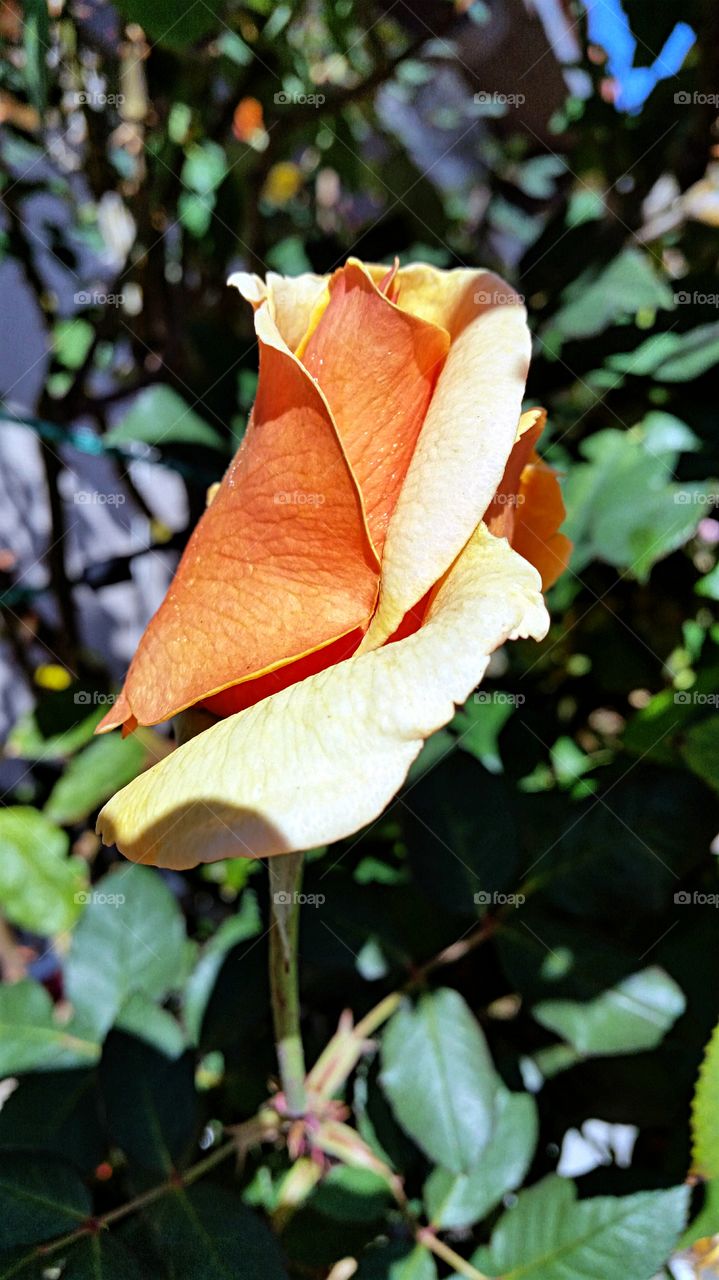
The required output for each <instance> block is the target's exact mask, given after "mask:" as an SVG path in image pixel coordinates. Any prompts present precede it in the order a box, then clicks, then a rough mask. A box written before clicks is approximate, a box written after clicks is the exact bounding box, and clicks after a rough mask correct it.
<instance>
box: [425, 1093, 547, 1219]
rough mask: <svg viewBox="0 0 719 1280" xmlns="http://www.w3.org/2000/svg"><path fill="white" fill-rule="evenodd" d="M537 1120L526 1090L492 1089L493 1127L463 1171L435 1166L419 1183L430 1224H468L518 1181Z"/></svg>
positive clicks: (532, 1146)
mask: <svg viewBox="0 0 719 1280" xmlns="http://www.w3.org/2000/svg"><path fill="white" fill-rule="evenodd" d="M538 1132H539V1125H538V1119H537V1107H536V1103H535V1101H534V1099H533V1098H532V1097H531V1096H530V1095H529V1094H527V1093H510V1092H509V1090H508V1089H505V1088H504V1087H501V1088H500V1089H499V1091H498V1093H497V1122H496V1128H495V1130H494V1133H493V1134H492V1137H491V1138H490V1140H489V1143H488V1145H487V1146H486V1147H485V1149H484V1151H483V1152H482V1155H481V1156H480V1158H479V1161H478V1162H477V1164H476V1165H475V1167H474V1168H473V1169H471V1170H470V1172H469V1173H461V1174H458V1175H457V1174H453V1173H450V1172H449V1171H448V1170H447V1169H439V1168H438V1169H435V1170H434V1171H433V1172H432V1173H431V1174H430V1176H429V1178H428V1179H427V1182H426V1183H425V1187H424V1202H425V1206H426V1209H427V1216H428V1217H429V1219H430V1221H431V1223H432V1225H433V1226H435V1227H438V1228H444V1229H455V1228H463V1227H470V1226H472V1225H473V1223H475V1222H480V1221H481V1220H482V1218H484V1217H486V1215H487V1214H488V1213H489V1211H490V1210H491V1209H494V1207H495V1205H498V1204H499V1202H500V1200H501V1199H502V1198H503V1196H505V1195H506V1194H507V1192H508V1191H514V1190H515V1188H516V1187H518V1186H520V1184H521V1183H522V1181H523V1179H524V1176H525V1174H526V1172H527V1169H528V1168H529V1165H530V1163H531V1160H532V1156H533V1155H534V1149H535V1147H536V1145H537V1136H538Z"/></svg>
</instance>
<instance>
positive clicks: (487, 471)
mask: <svg viewBox="0 0 719 1280" xmlns="http://www.w3.org/2000/svg"><path fill="white" fill-rule="evenodd" d="M370 273H371V275H372V278H373V279H374V280H375V281H376V282H378V283H379V281H380V280H381V279H382V277H383V275H384V274H385V268H384V267H372V268H370ZM396 282H397V283H398V285H399V298H400V302H401V305H402V309H403V310H404V311H407V312H409V313H410V314H411V315H415V316H417V317H418V318H420V319H422V320H425V321H426V322H428V323H431V324H437V325H441V326H442V328H444V329H447V330H448V332H449V334H450V337H451V346H450V349H449V352H448V355H447V358H446V360H445V362H444V366H443V368H442V372H441V374H440V376H439V378H438V380H437V386H436V389H435V392H434V395H433V396H432V399H431V401H430V404H429V408H428V410H427V413H426V415H425V420H424V422H423V424H422V431H421V433H420V436H419V439H418V441H417V447H416V449H415V450H414V453H413V455H412V459H411V461H410V465H409V468H408V470H407V475H406V477H405V482H404V484H403V485H402V490H401V493H400V495H399V499H398V501H397V505H396V508H395V510H394V512H393V514H392V519H391V521H390V524H389V529H388V531H387V540H386V544H385V548H384V555H383V557H382V581H381V586H380V599H379V605H378V608H377V611H376V613H375V615H374V617H373V619H372V623H371V625H370V628H369V630H368V632H367V635H366V636H365V638H364V640H363V642H362V650H363V651H365V652H366V651H369V650H371V649H374V648H377V647H378V646H380V645H382V644H383V643H384V641H385V640H386V639H387V638H388V637H389V636H391V635H393V634H394V632H395V631H396V630H397V628H398V627H399V626H400V624H401V622H402V619H403V617H404V616H405V614H406V613H407V612H408V611H409V610H411V609H412V608H413V607H414V605H416V603H417V601H418V600H421V599H422V597H423V596H424V595H425V593H426V592H427V591H428V590H429V589H430V587H432V586H433V585H434V584H435V583H436V582H438V581H439V580H440V578H441V577H442V575H443V574H444V573H446V571H447V569H448V568H449V566H450V565H451V564H452V563H453V562H454V560H455V559H456V557H457V556H458V555H459V553H460V551H461V550H462V547H463V546H464V545H465V543H466V542H467V540H468V538H470V537H471V535H472V532H473V530H474V529H475V528H476V527H477V525H478V523H479V521H480V520H481V519H482V516H483V515H484V512H485V511H486V510H487V506H488V505H489V503H490V502H491V500H492V497H493V495H494V494H495V493H496V491H497V486H498V485H499V484H500V482H501V479H502V474H503V472H504V468H505V465H506V462H507V459H508V457H509V455H510V453H511V450H512V445H513V444H514V441H515V438H516V432H517V423H518V421H519V415H520V411H521V404H522V395H523V393H524V384H525V380H526V375H527V368H528V365H529V354H530V344H529V331H528V329H527V324H526V316H525V312H524V308H523V306H522V305H521V304H520V302H519V300H518V299H517V297H516V295H515V294H514V293H513V292H512V290H511V289H510V287H509V285H507V284H505V283H504V281H502V280H500V279H499V277H498V276H494V275H492V274H491V273H490V272H486V271H479V270H477V271H475V270H468V269H464V268H460V269H457V270H454V271H439V270H438V269H436V268H435V267H430V266H426V265H424V264H422V263H415V264H413V265H412V266H408V267H402V268H400V270H399V271H398V272H397V276H396Z"/></svg>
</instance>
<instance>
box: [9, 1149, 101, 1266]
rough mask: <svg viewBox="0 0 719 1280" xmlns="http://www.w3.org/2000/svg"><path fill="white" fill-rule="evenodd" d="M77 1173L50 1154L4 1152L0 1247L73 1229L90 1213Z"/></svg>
mask: <svg viewBox="0 0 719 1280" xmlns="http://www.w3.org/2000/svg"><path fill="white" fill-rule="evenodd" d="M90 1207H91V1205H90V1197H89V1195H88V1193H87V1191H86V1189H85V1187H84V1186H83V1183H82V1181H81V1180H80V1178H79V1177H78V1175H77V1174H76V1173H75V1172H74V1171H73V1170H72V1169H71V1168H70V1167H69V1166H68V1165H64V1164H62V1163H61V1162H60V1161H59V1160H55V1159H54V1158H53V1157H52V1156H47V1155H45V1156H43V1159H42V1161H38V1160H37V1158H36V1157H35V1156H34V1155H32V1154H31V1153H29V1152H28V1153H19V1152H18V1153H13V1154H10V1153H5V1154H4V1155H3V1158H2V1167H1V1168H0V1249H13V1248H15V1247H16V1246H17V1245H26V1244H36V1243H38V1242H39V1241H42V1240H49V1239H51V1238H52V1236H59V1235H63V1234H64V1233H65V1232H68V1231H73V1230H74V1229H75V1228H76V1227H78V1226H79V1225H80V1223H81V1222H83V1221H84V1220H85V1218H87V1217H88V1215H89V1213H90Z"/></svg>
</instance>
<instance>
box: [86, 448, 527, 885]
mask: <svg viewBox="0 0 719 1280" xmlns="http://www.w3.org/2000/svg"><path fill="white" fill-rule="evenodd" d="M515 427H516V424H515ZM548 623H549V619H548V615H547V612H546V608H545V605H544V601H543V599H542V595H541V586H540V580H539V575H538V574H537V572H536V570H535V569H534V568H533V567H532V566H531V565H529V564H528V563H527V562H526V561H525V560H523V559H522V558H521V557H520V556H518V555H517V554H516V553H515V552H514V551H512V549H511V548H510V546H509V544H508V543H507V542H506V541H505V540H504V539H502V538H495V537H493V536H492V535H491V534H490V533H489V532H488V530H487V529H486V528H485V526H484V525H481V526H480V527H479V528H478V529H477V530H475V533H474V535H473V536H472V538H471V539H470V541H469V542H468V544H467V546H466V547H465V548H464V550H463V552H462V554H461V555H460V556H459V557H458V559H457V561H456V563H455V564H454V565H453V566H452V569H451V571H450V572H449V573H448V574H447V576H446V578H445V580H444V582H443V583H442V584H441V586H440V587H439V589H438V591H437V594H436V596H435V598H434V600H433V602H432V605H431V608H430V611H429V614H428V618H427V621H426V622H425V624H424V626H423V627H422V628H421V630H419V631H417V632H416V633H415V634H414V635H412V636H409V637H408V638H407V639H405V640H401V641H398V642H396V643H393V644H389V645H387V646H386V647H385V648H382V649H378V650H376V651H374V652H372V653H368V654H364V655H362V656H356V657H353V658H350V659H348V660H347V661H346V662H343V663H340V664H339V665H338V666H335V667H331V668H330V669H328V670H327V671H324V672H322V673H321V674H319V675H316V676H312V677H310V678H308V679H307V680H305V681H303V682H302V683H300V684H297V685H294V686H292V687H290V688H288V689H285V690H283V691H282V692H281V693H278V694H274V695H273V696H272V697H269V698H267V699H266V700H265V701H263V702H260V703H258V704H257V705H255V706H253V707H250V708H249V709H248V710H246V711H241V712H239V713H238V714H237V715H234V716H231V717H229V718H228V719H226V720H223V721H220V722H219V723H217V724H215V725H213V726H212V727H211V728H209V729H207V730H206V731H205V732H203V733H201V734H199V735H198V736H197V737H194V738H192V739H191V740H190V741H188V742H186V743H185V744H184V745H183V746H181V747H178V748H177V750H176V751H174V752H173V753H172V755H170V756H168V757H167V759H165V760H163V761H161V762H160V763H159V764H157V765H155V766H154V767H153V768H152V769H149V770H148V771H147V772H146V773H144V774H142V775H141V776H140V777H139V778H136V779H135V781H134V782H131V783H130V785H129V786H127V787H125V788H124V789H123V790H122V791H120V792H118V794H117V795H115V796H114V797H113V799H112V800H110V801H109V803H108V804H106V805H105V807H104V809H103V810H102V812H101V814H100V817H99V819H98V831H99V833H100V834H101V835H102V838H103V840H105V842H106V843H115V844H117V846H118V848H119V849H120V850H121V851H122V852H123V853H124V854H126V856H127V857H129V858H132V859H133V860H134V861H137V862H146V863H152V864H156V865H160V866H167V867H173V868H176V869H184V868H187V867H192V866H194V865H195V864H196V863H198V862H212V861H215V860H216V859H218V858H231V857H238V856H246V857H267V856H270V855H272V854H279V853H289V852H291V851H292V850H295V849H307V848H311V847H312V846H314V845H317V844H324V843H327V842H329V841H332V840H337V839H339V838H341V837H343V836H348V835H351V834H352V833H353V832H354V831H357V830H358V829H359V828H360V827H362V826H364V824H365V823H367V822H370V821H372V819H374V818H376V817H377V816H378V815H379V814H380V813H381V812H382V810H383V809H384V808H385V806H386V805H387V804H388V802H389V801H390V800H391V799H392V797H393V796H394V795H395V794H396V792H397V791H398V790H399V788H400V786H401V785H402V782H403V781H404V778H405V777H406V774H407V770H408V769H409V767H410V765H411V763H412V761H413V760H414V759H415V757H416V756H417V755H418V753H419V751H420V749H421V747H422V743H423V742H424V740H425V739H426V738H427V737H429V735H430V734H431V733H433V732H434V731H435V730H436V729H438V728H440V727H441V726H442V725H444V724H446V723H447V722H448V720H449V719H450V718H451V716H452V715H453V712H454V707H455V704H457V703H461V702H463V701H464V700H465V699H466V698H467V696H468V695H469V693H470V692H471V691H472V689H473V688H474V687H475V685H476V684H477V683H478V681H479V680H480V679H481V678H482V676H483V674H484V671H485V669H486V666H487V662H488V660H489V655H490V654H491V653H492V651H493V650H494V649H496V648H497V647H498V645H500V644H502V643H503V642H504V641H505V640H507V639H515V638H517V637H520V636H521V637H528V636H532V637H534V638H535V639H541V638H542V636H544V635H545V634H546V630H547V627H548Z"/></svg>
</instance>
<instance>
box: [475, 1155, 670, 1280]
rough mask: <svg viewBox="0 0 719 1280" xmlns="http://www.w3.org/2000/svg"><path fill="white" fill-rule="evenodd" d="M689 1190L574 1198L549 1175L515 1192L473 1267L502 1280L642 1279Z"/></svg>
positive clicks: (665, 1250)
mask: <svg viewBox="0 0 719 1280" xmlns="http://www.w3.org/2000/svg"><path fill="white" fill-rule="evenodd" d="M689 1194H690V1192H689V1188H688V1187H673V1188H672V1190H670V1191H643V1192H639V1193H638V1194H637V1195H633V1196H621V1197H613V1196H601V1197H597V1199H594V1200H580V1201H577V1199H576V1195H577V1192H576V1188H575V1186H574V1184H573V1183H572V1182H570V1181H568V1180H566V1179H564V1178H558V1177H555V1176H551V1177H549V1178H545V1179H544V1180H543V1181H542V1182H540V1183H539V1184H538V1185H537V1186H536V1187H532V1188H531V1189H530V1190H528V1191H522V1192H520V1195H519V1197H518V1199H517V1203H516V1205H515V1206H514V1207H513V1208H512V1209H508V1210H507V1211H506V1213H504V1214H503V1216H502V1217H501V1218H500V1220H499V1222H498V1224H497V1226H496V1227H495V1229H494V1231H493V1233H492V1241H491V1244H490V1245H489V1246H486V1247H484V1248H482V1249H479V1250H478V1251H477V1253H475V1254H474V1256H473V1258H472V1264H473V1266H476V1267H478V1269H479V1270H480V1271H482V1272H484V1273H485V1275H489V1276H499V1275H502V1276H504V1277H506V1280H514V1278H515V1277H517V1280H519V1277H520V1276H521V1277H522V1280H559V1277H560V1276H561V1280H587V1278H588V1277H589V1276H591V1278H592V1280H617V1278H618V1277H619V1276H621V1280H650V1277H651V1276H653V1275H654V1274H655V1273H656V1272H657V1271H658V1270H659V1269H660V1268H661V1267H662V1266H663V1264H664V1263H665V1262H666V1261H667V1258H668V1257H669V1256H670V1254H671V1252H672V1249H673V1247H674V1244H675V1243H676V1240H677V1238H678V1236H679V1233H680V1232H681V1230H682V1227H683V1225H684V1222H685V1219H686V1214H687V1209H688V1205H689Z"/></svg>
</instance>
